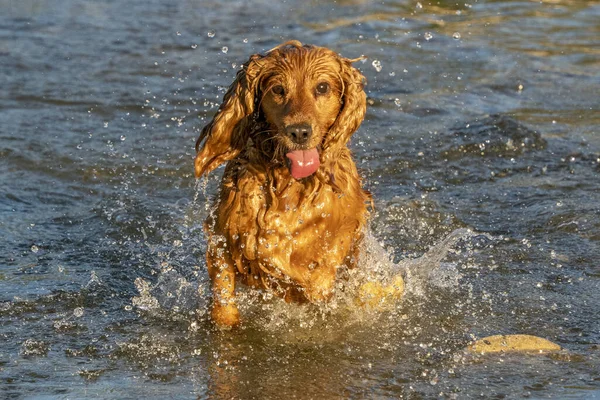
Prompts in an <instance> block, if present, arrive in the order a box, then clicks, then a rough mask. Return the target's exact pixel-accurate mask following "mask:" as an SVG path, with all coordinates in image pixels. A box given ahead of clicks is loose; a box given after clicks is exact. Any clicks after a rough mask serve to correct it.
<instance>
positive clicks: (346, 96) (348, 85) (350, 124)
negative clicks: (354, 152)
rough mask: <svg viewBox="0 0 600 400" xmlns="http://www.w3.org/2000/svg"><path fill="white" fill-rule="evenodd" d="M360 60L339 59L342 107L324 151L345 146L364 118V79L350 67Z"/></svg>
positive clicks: (365, 99) (365, 102) (365, 105)
mask: <svg viewBox="0 0 600 400" xmlns="http://www.w3.org/2000/svg"><path fill="white" fill-rule="evenodd" d="M361 59H362V58H359V59H356V60H350V59H347V58H341V59H340V65H341V72H340V76H341V79H342V83H343V86H344V92H343V94H342V102H343V105H342V109H341V111H340V113H339V115H338V116H337V119H336V120H335V122H334V124H333V126H332V127H331V128H330V130H329V133H328V135H327V138H326V139H325V143H324V144H323V147H324V149H335V148H339V147H340V146H345V145H346V143H347V142H348V140H349V139H350V136H352V134H353V133H354V132H355V131H356V130H357V129H358V127H359V126H360V124H361V122H362V121H363V119H364V117H365V113H366V111H367V96H366V94H365V91H364V90H363V89H364V86H365V83H366V79H365V77H364V76H363V75H362V74H361V73H360V72H359V71H358V70H357V69H356V68H354V67H353V66H352V63H353V62H355V61H358V60H361Z"/></svg>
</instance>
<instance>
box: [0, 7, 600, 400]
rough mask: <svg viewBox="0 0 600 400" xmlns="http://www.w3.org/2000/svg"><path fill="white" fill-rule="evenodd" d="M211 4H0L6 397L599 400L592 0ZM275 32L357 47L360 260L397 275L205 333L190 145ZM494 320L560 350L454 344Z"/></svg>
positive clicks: (1, 318)
mask: <svg viewBox="0 0 600 400" xmlns="http://www.w3.org/2000/svg"><path fill="white" fill-rule="evenodd" d="M223 4H225V3H219V2H208V1H200V2H191V1H183V2H158V1H154V0H146V1H143V2H142V1H127V2H125V1H119V0H115V1H111V2H93V1H82V0H80V1H77V0H65V1H61V2H55V1H51V0H45V1H44V0H39V1H11V0H3V1H0V70H1V73H0V87H1V88H2V89H1V91H0V139H1V141H0V174H1V176H2V180H1V182H2V186H1V188H2V190H1V192H0V194H1V197H0V234H1V236H2V238H3V239H2V241H0V338H1V343H2V345H1V346H0V382H1V384H0V397H3V398H65V399H67V398H91V397H100V398H115V399H126V398H142V397H147V398H167V397H168V398H412V399H418V398H458V399H461V398H476V397H477V398H479V397H483V398H522V397H528V398H561V399H562V398H599V397H600V352H599V349H600V347H599V346H600V325H599V324H598V321H599V318H600V307H599V306H598V304H599V303H600V290H599V289H600V266H599V265H598V258H599V255H600V235H599V234H598V232H600V222H599V219H598V215H599V213H600V196H599V194H598V193H600V190H599V189H600V180H599V179H598V174H599V172H600V135H599V134H598V126H599V125H600V117H599V116H600V112H599V111H600V110H599V108H600V107H599V102H598V93H599V92H600V75H599V74H598V71H599V67H600V53H599V51H598V37H599V35H600V25H599V24H598V20H599V19H600V2H598V1H590V0H588V1H585V0H582V1H567V0H562V1H561V0H555V1H543V2H540V1H520V2H516V1H492V0H489V1H482V0H480V1H471V2H468V3H464V2H455V1H421V2H415V1H395V2H323V1H321V2H316V1H313V2H304V1H287V2H281V3H278V2H264V1H260V0H258V1H250V2H246V1H244V2H242V1H237V2H234V1H232V2H228V3H227V5H226V6H225V5H223ZM290 38H295V39H299V40H301V41H302V42H306V43H315V44H319V45H323V46H328V47H331V48H333V49H335V50H336V51H339V52H341V53H343V54H344V55H345V56H347V57H358V56H360V55H362V54H364V55H366V56H367V57H368V58H369V59H368V60H367V61H365V62H364V63H362V64H359V67H360V68H361V70H362V71H363V73H364V74H365V76H366V77H367V79H368V86H367V90H368V96H369V111H368V114H367V118H366V120H365V122H364V124H363V125H362V127H361V129H360V130H359V132H358V133H357V134H356V135H355V137H354V139H353V142H352V148H353V150H354V152H355V156H356V160H357V164H358V165H359V167H360V168H361V170H362V172H363V175H364V176H365V182H366V186H367V188H368V189H369V190H371V191H372V192H373V194H374V196H375V199H376V212H375V214H374V215H373V219H372V222H371V232H372V235H371V236H369V240H368V242H367V244H366V249H365V250H366V251H365V260H364V261H363V264H364V265H363V269H364V270H365V271H368V273H369V274H372V276H374V277H378V278H381V279H384V278H385V274H386V273H387V272H389V271H390V270H394V271H402V272H403V273H406V274H407V288H408V295H407V296H406V298H405V299H404V301H403V302H401V303H400V304H397V305H396V306H394V307H392V308H391V309H390V308H388V309H384V310H358V309H353V308H352V307H348V303H347V302H346V303H345V302H344V301H341V300H342V299H340V301H334V302H333V303H332V304H331V305H329V306H328V307H323V308H318V307H315V306H297V305H286V304H284V303H282V302H281V301H279V300H277V299H272V298H269V296H266V295H263V294H258V293H254V292H251V291H245V292H244V293H243V296H245V298H246V302H245V303H246V305H245V306H244V307H245V308H244V310H243V311H244V313H246V317H247V319H246V320H247V323H246V325H245V326H244V328H243V329H241V330H239V331H237V332H231V333H220V332H216V331H214V330H212V329H211V326H210V324H209V322H208V321H207V317H206V314H204V313H203V311H204V310H205V307H206V302H207V295H206V293H207V292H206V290H207V288H208V286H207V277H206V272H205V268H204V261H203V253H204V250H205V242H204V240H203V237H202V229H201V225H202V220H203V219H204V217H205V216H206V214H207V212H208V211H207V210H208V208H207V204H208V203H207V199H208V200H209V201H210V199H212V198H213V197H214V194H215V193H216V187H217V184H218V179H219V178H218V175H219V173H218V172H219V171H217V173H215V174H213V175H212V176H211V177H210V179H209V180H208V181H207V182H199V183H196V182H195V179H194V177H193V157H194V149H193V145H194V142H195V139H196V137H197V136H198V134H199V129H200V128H201V126H202V125H203V124H204V123H205V122H206V121H207V118H209V117H210V116H211V115H212V114H213V113H214V112H215V111H216V109H217V107H218V104H219V101H220V98H221V97H222V95H223V93H224V90H225V89H226V88H227V86H228V85H229V83H230V82H231V81H232V79H233V77H234V75H235V71H236V70H237V68H238V67H239V65H240V64H241V63H242V62H244V61H245V60H247V59H248V57H249V55H250V54H252V53H254V52H262V51H265V50H267V49H270V48H272V47H274V46H275V45H277V44H278V43H280V42H282V41H284V40H287V39H290ZM195 310H199V312H198V315H195V314H194V311H195ZM509 333H526V334H535V335H538V336H542V337H545V338H548V339H551V340H553V341H555V342H556V343H558V344H560V345H561V346H562V347H563V348H564V349H565V350H564V351H563V352H562V353H560V354H555V355H552V356H527V355H502V356H494V357H484V358H479V357H473V356H469V355H467V354H465V353H464V351H463V349H464V347H465V346H466V345H467V344H468V343H469V342H470V341H472V340H473V339H475V338H481V337H484V336H487V335H493V334H509Z"/></svg>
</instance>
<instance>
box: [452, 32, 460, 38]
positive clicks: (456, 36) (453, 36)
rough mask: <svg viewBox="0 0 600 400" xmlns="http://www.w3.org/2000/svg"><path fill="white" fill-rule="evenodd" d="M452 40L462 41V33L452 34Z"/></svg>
mask: <svg viewBox="0 0 600 400" xmlns="http://www.w3.org/2000/svg"><path fill="white" fill-rule="evenodd" d="M452 38H453V39H456V40H458V39H460V32H454V33H453V34H452Z"/></svg>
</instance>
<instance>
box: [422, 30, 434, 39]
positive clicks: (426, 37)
mask: <svg viewBox="0 0 600 400" xmlns="http://www.w3.org/2000/svg"><path fill="white" fill-rule="evenodd" d="M423 36H424V37H425V40H427V41H429V40H431V39H433V34H432V33H431V32H425V35H423Z"/></svg>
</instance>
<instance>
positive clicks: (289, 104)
mask: <svg viewBox="0 0 600 400" xmlns="http://www.w3.org/2000/svg"><path fill="white" fill-rule="evenodd" d="M311 55H312V54H311V53H310V52H308V54H306V53H303V54H301V53H300V52H297V51H290V52H288V53H286V56H285V57H280V58H277V59H276V60H275V64H274V65H273V66H272V68H271V73H270V74H269V75H268V76H267V77H265V79H264V80H263V81H262V82H261V92H262V99H261V102H260V107H261V111H262V113H263V115H264V117H265V120H266V121H267V123H268V124H269V126H270V129H271V130H272V132H273V137H274V140H276V142H277V144H278V145H279V146H281V147H282V148H283V151H284V153H285V154H286V156H287V158H288V159H289V160H288V163H289V166H290V171H291V173H292V176H294V178H296V179H301V178H304V177H306V176H309V175H311V174H312V173H314V172H315V171H316V170H317V169H318V167H319V152H320V147H321V145H322V143H323V139H324V137H325V136H326V135H327V133H328V132H329V129H330V128H331V126H332V125H333V124H334V122H335V121H336V119H337V117H338V115H339V113H340V110H341V108H342V103H343V101H342V94H343V90H344V88H343V85H344V84H343V81H342V79H341V76H340V63H339V62H338V61H337V60H336V59H335V58H334V57H333V56H332V55H323V54H319V55H318V57H317V56H316V55H315V56H313V57H311Z"/></svg>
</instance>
